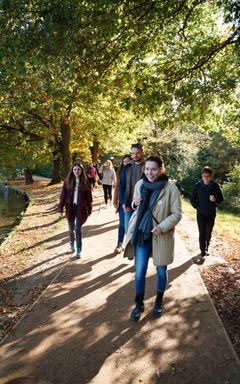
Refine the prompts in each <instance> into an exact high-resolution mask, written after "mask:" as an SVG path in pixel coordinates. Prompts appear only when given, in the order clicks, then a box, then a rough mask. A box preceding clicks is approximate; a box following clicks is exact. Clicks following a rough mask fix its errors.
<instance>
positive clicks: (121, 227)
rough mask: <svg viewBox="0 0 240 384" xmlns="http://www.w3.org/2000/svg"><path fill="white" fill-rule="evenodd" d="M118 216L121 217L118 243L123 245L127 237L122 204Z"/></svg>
mask: <svg viewBox="0 0 240 384" xmlns="http://www.w3.org/2000/svg"><path fill="white" fill-rule="evenodd" d="M118 215H119V224H118V243H122V242H123V238H124V235H125V228H124V210H123V207H122V206H121V204H119V210H118Z"/></svg>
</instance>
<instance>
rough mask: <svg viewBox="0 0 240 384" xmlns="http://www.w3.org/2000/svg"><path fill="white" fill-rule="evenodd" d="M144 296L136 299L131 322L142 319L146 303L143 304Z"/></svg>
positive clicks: (138, 296)
mask: <svg viewBox="0 0 240 384" xmlns="http://www.w3.org/2000/svg"><path fill="white" fill-rule="evenodd" d="M143 297H144V295H137V296H136V298H135V302H136V306H135V308H134V309H133V311H132V312H131V315H130V320H132V321H138V320H139V319H140V316H141V313H142V312H144V303H143Z"/></svg>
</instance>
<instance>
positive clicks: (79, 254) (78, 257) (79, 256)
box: [76, 248, 81, 259]
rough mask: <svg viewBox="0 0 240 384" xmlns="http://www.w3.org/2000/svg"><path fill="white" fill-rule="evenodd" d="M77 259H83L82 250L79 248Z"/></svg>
mask: <svg viewBox="0 0 240 384" xmlns="http://www.w3.org/2000/svg"><path fill="white" fill-rule="evenodd" d="M76 257H77V259H81V249H80V248H77V254H76Z"/></svg>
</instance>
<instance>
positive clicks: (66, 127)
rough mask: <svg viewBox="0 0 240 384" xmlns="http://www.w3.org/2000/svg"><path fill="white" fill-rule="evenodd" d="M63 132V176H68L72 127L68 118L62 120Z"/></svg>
mask: <svg viewBox="0 0 240 384" xmlns="http://www.w3.org/2000/svg"><path fill="white" fill-rule="evenodd" d="M61 134H62V164H63V177H64V178H66V177H67V175H68V173H69V171H70V168H71V156H70V149H69V146H70V136H71V127H70V122H69V120H68V119H64V118H63V119H62V121H61Z"/></svg>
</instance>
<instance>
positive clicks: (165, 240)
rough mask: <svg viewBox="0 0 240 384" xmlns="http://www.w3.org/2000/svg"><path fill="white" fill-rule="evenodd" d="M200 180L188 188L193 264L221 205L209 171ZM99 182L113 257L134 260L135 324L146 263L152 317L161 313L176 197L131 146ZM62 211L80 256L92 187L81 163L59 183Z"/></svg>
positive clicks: (157, 161)
mask: <svg viewBox="0 0 240 384" xmlns="http://www.w3.org/2000/svg"><path fill="white" fill-rule="evenodd" d="M201 174H202V180H201V181H199V182H198V183H197V184H196V185H195V186H194V188H193V192H192V196H191V203H192V205H193V207H194V208H196V209H197V223H198V228H199V245H200V250H201V254H200V255H199V263H200V262H202V259H203V260H204V257H205V256H206V255H207V254H208V247H209V243H210V239H211V233H212V229H213V226H214V220H215V216H216V204H217V203H220V202H221V201H222V200H223V196H222V192H221V189H220V187H219V185H218V184H217V183H216V182H215V181H213V180H212V176H213V172H212V169H211V168H210V167H204V168H203V169H202V173H201ZM101 176H102V177H101V179H102V180H101V182H102V187H103V192H104V202H105V207H107V204H108V202H109V203H110V205H111V204H112V188H113V186H114V200H113V204H114V207H115V209H116V212H118V215H119V226H118V240H117V246H116V249H115V253H116V254H118V253H121V252H122V251H123V256H124V257H128V259H134V260H135V291H136V295H135V307H134V309H133V310H132V312H131V314H130V319H131V320H133V321H138V320H139V319H140V316H141V313H142V312H143V311H144V295H145V282H146V273H147V268H148V262H149V258H150V257H152V259H153V264H154V266H155V267H156V276H157V282H156V298H155V303H154V307H153V310H152V316H153V318H158V317H159V316H160V315H161V314H162V311H163V305H162V303H163V296H164V292H165V290H166V287H167V282H168V271H167V267H168V265H169V264H171V263H172V262H173V258H174V231H175V226H176V225H177V224H178V222H179V221H180V220H181V217H182V211H181V196H180V192H179V189H178V187H177V186H176V185H175V184H174V183H171V182H170V181H169V179H168V176H167V174H166V171H165V167H164V163H163V160H162V158H161V157H160V156H156V155H153V156H148V157H147V158H146V159H144V148H143V146H142V145H141V144H139V143H137V144H133V145H132V147H131V155H129V154H127V155H125V156H123V158H122V161H121V164H120V167H119V169H118V171H117V174H115V170H114V168H113V165H112V162H111V160H107V161H106V162H105V164H104V165H103V168H102V175H101ZM64 206H65V208H66V217H67V220H68V225H69V238H70V247H71V251H72V252H75V243H74V230H75V236H76V247H77V253H76V256H77V258H80V257H81V250H82V235H81V227H82V225H83V224H84V222H85V221H86V220H87V218H88V216H89V215H90V214H91V212H92V185H91V183H89V182H88V180H87V176H86V174H85V172H84V169H83V167H82V165H81V164H74V165H73V166H72V169H71V171H70V173H69V175H68V178H67V179H66V180H65V181H64V184H63V187H62V191H61V196H60V204H59V207H58V211H59V212H61V213H62V212H63V208H64Z"/></svg>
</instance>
